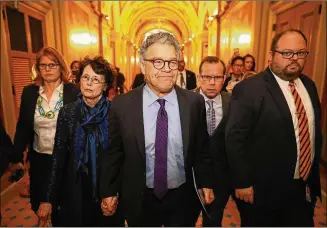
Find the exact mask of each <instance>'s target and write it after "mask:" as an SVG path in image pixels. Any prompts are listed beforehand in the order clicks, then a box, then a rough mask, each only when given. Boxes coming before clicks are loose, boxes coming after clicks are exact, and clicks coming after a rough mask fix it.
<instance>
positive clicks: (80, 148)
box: [75, 94, 110, 199]
mask: <svg viewBox="0 0 327 228" xmlns="http://www.w3.org/2000/svg"><path fill="white" fill-rule="evenodd" d="M78 100H79V103H80V107H81V109H80V111H81V118H80V121H79V122H78V124H77V129H76V137H75V140H76V141H75V142H76V146H75V162H76V163H77V167H76V171H81V172H86V173H87V174H88V176H90V177H91V180H92V196H93V199H97V198H98V194H97V176H98V174H97V162H99V161H98V159H97V157H98V154H99V153H101V151H104V150H106V149H108V147H109V142H108V138H109V136H108V130H109V123H108V111H109V107H110V101H109V100H108V99H107V98H106V96H104V95H103V96H102V97H101V99H100V101H99V102H98V103H97V104H96V105H95V106H94V107H93V108H91V107H89V106H88V105H87V104H86V103H85V102H84V100H83V98H82V95H81V94H80V95H79V96H78Z"/></svg>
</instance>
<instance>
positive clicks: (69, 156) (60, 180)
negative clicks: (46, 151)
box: [43, 101, 102, 226]
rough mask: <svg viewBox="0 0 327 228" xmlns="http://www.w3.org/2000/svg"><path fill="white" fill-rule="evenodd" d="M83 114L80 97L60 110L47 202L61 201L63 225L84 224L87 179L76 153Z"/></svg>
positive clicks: (44, 196)
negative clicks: (83, 176)
mask: <svg viewBox="0 0 327 228" xmlns="http://www.w3.org/2000/svg"><path fill="white" fill-rule="evenodd" d="M80 118H81V105H80V102H79V101H75V102H73V103H71V104H68V105H66V106H64V107H63V108H62V109H61V110H60V112H59V116H58V123H57V130H56V136H55V145H54V150H53V154H52V167H50V169H51V170H52V171H51V176H50V177H49V181H48V183H47V187H46V188H45V189H46V191H45V192H44V195H43V202H50V203H52V204H53V205H56V204H59V205H60V212H59V219H60V222H59V223H60V226H83V202H84V201H85V196H83V186H84V184H85V183H83V181H82V180H81V175H80V174H79V173H77V171H76V167H77V163H78V161H76V155H75V145H76V143H77V142H76V140H75V136H76V128H77V124H78V122H79V121H80ZM97 160H98V161H101V160H102V154H101V153H100V154H98V155H97ZM97 167H98V165H97ZM90 200H91V195H90ZM99 207H100V202H99ZM90 213H92V212H90ZM95 224H96V223H95Z"/></svg>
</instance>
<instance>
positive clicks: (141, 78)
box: [132, 73, 144, 89]
mask: <svg viewBox="0 0 327 228" xmlns="http://www.w3.org/2000/svg"><path fill="white" fill-rule="evenodd" d="M143 84H144V74H142V73H139V74H137V75H135V78H134V81H133V85H132V89H135V88H137V87H139V86H141V85H143Z"/></svg>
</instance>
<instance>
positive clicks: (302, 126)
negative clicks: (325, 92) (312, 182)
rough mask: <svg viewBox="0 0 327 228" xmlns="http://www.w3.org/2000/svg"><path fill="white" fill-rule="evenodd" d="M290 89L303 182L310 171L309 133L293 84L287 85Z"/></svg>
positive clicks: (299, 98)
mask: <svg viewBox="0 0 327 228" xmlns="http://www.w3.org/2000/svg"><path fill="white" fill-rule="evenodd" d="M289 87H290V89H291V92H292V95H293V98H294V102H295V107H296V113H297V118H298V126H299V138H300V166H299V169H300V177H301V178H302V179H303V180H307V178H308V176H309V173H310V169H311V142H310V133H309V124H308V117H307V113H306V111H305V109H304V106H303V103H302V100H301V97H300V96H299V94H298V93H297V91H296V89H295V86H294V82H290V83H289Z"/></svg>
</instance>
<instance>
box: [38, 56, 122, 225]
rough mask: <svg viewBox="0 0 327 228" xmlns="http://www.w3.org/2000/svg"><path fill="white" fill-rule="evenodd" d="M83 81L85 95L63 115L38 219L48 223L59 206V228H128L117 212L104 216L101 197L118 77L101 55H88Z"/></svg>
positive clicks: (61, 115)
mask: <svg viewBox="0 0 327 228" xmlns="http://www.w3.org/2000/svg"><path fill="white" fill-rule="evenodd" d="M79 78H80V89H81V94H79V96H78V99H77V101H76V102H74V103H71V104H69V105H67V106H65V107H63V108H62V110H61V111H60V113H59V117H58V125H57V132H56V137H55V145H54V152H53V160H52V164H51V166H52V167H51V169H52V172H51V176H50V177H49V182H48V185H47V186H48V187H47V190H46V191H45V194H44V199H43V203H41V205H40V208H39V210H38V216H39V218H40V220H41V221H42V223H46V222H47V220H48V219H49V218H50V216H49V215H50V214H51V209H52V204H53V202H60V213H59V215H58V216H59V221H60V226H90V227H91V226H123V225H124V219H123V217H122V216H121V214H120V213H119V211H118V210H117V212H118V213H117V214H115V215H114V216H111V217H106V216H104V215H103V213H102V210H101V205H100V204H101V199H100V196H99V164H100V161H101V158H102V156H103V153H105V152H106V150H107V149H108V147H109V143H108V138H109V136H108V131H109V122H108V117H109V116H108V114H109V109H110V101H109V100H108V99H107V94H106V92H107V88H108V87H110V84H111V82H112V78H113V73H112V71H111V68H110V65H109V63H108V62H107V61H106V60H105V59H104V58H103V57H102V56H97V57H95V58H89V57H86V58H85V59H84V60H83V61H81V66H80V72H79ZM56 193H60V194H56Z"/></svg>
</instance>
